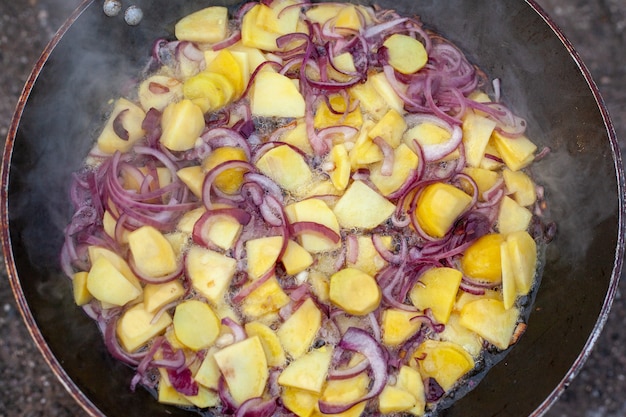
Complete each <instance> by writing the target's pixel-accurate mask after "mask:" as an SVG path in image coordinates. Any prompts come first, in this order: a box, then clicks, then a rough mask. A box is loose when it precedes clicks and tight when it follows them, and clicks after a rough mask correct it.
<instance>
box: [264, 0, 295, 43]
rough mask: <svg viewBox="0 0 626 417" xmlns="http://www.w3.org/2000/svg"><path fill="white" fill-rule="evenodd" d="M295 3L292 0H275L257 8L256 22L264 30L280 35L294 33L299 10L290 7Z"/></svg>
mask: <svg viewBox="0 0 626 417" xmlns="http://www.w3.org/2000/svg"><path fill="white" fill-rule="evenodd" d="M294 4H296V2H295V1H292V0H275V1H273V2H271V3H270V4H269V7H264V8H261V9H260V10H259V16H258V21H257V24H258V25H259V26H260V27H262V28H263V29H264V30H267V31H269V32H272V33H278V34H280V35H287V34H289V33H294V32H296V31H297V28H298V20H299V17H300V10H298V8H294V7H290V8H287V7H288V6H293V5H294Z"/></svg>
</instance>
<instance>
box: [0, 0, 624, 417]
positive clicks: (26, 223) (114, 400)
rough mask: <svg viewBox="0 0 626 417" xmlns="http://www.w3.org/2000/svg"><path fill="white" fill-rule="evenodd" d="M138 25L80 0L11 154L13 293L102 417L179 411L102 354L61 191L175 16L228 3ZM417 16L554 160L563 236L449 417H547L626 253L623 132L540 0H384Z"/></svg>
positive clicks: (551, 168)
mask: <svg viewBox="0 0 626 417" xmlns="http://www.w3.org/2000/svg"><path fill="white" fill-rule="evenodd" d="M135 3H136V4H138V5H139V6H140V7H141V8H142V9H143V11H144V18H143V21H142V22H141V24H140V25H139V26H136V27H131V26H128V25H126V24H125V23H124V21H123V18H122V17H121V16H118V17H117V18H107V17H106V16H105V15H104V14H103V12H102V2H101V1H86V2H84V3H83V4H82V5H81V6H80V7H79V9H78V10H77V11H76V13H75V14H74V16H73V17H72V18H70V19H69V20H68V22H67V24H66V26H65V27H64V28H63V29H62V30H61V31H60V33H59V35H58V36H57V37H55V39H54V41H53V42H52V44H51V45H50V46H49V47H48V49H47V50H46V51H45V52H44V55H43V57H42V59H41V60H40V62H39V63H38V64H37V66H36V68H35V69H34V71H33V73H32V76H31V78H30V80H29V82H28V84H27V85H26V88H25V90H24V94H23V95H22V97H21V99H20V102H19V105H18V108H17V112H16V114H15V117H14V120H13V123H12V126H11V129H10V132H9V135H8V139H7V145H6V149H5V153H4V158H3V166H2V168H3V171H2V207H1V209H2V213H1V214H2V245H3V251H4V256H5V260H6V264H7V268H8V271H9V276H10V280H11V284H12V287H13V290H14V292H15V296H16V299H17V301H18V304H19V307H20V309H21V312H22V314H23V316H24V319H25V321H26V323H27V326H28V328H29V330H30V332H31V334H32V336H33V338H34V339H35V342H36V343H37V345H38V347H39V348H40V350H41V352H42V353H43V355H44V356H45V358H46V360H47V362H48V363H49V365H50V366H51V367H52V369H53V370H54V372H55V373H56V374H57V375H58V377H59V378H60V379H61V381H62V383H63V384H64V385H65V386H66V387H67V388H68V390H69V391H70V392H71V393H72V395H73V396H74V397H75V398H76V400H77V401H78V402H79V403H80V404H81V405H82V406H83V407H84V408H85V410H86V411H87V412H88V413H89V414H91V415H94V416H100V415H106V416H110V417H112V416H153V417H156V416H165V415H168V416H182V415H187V414H186V413H185V412H184V411H182V410H180V409H177V408H173V407H166V406H163V405H159V404H158V403H157V402H156V401H155V400H154V399H153V398H152V397H151V395H150V394H149V393H148V392H146V391H144V390H141V389H140V390H138V391H137V392H136V393H134V394H133V393H131V392H129V388H128V386H129V381H130V379H131V377H132V370H131V369H129V368H127V367H126V366H124V365H122V364H120V363H118V362H116V361H115V360H114V359H112V358H111V357H110V356H109V355H108V354H107V352H106V350H105V347H104V345H103V343H102V340H101V336H100V334H99V332H98V330H97V329H96V326H95V325H94V323H93V322H92V321H91V320H90V319H88V318H87V317H86V315H85V314H83V312H82V311H81V310H80V309H79V308H77V307H76V306H75V305H74V303H73V300H72V296H71V286H70V284H69V282H68V280H67V278H66V277H65V276H64V275H63V273H62V272H61V270H60V267H59V255H58V254H59V251H60V248H61V244H62V239H63V234H62V231H63V228H64V227H65V226H66V224H67V222H68V220H69V218H70V215H71V206H70V204H69V202H68V197H67V192H68V185H69V182H70V176H71V173H72V171H74V170H76V169H77V168H79V166H80V165H81V162H82V160H83V158H84V156H85V155H86V153H87V152H88V150H89V148H90V147H91V145H92V142H93V140H94V138H95V135H96V130H97V127H98V126H99V125H100V124H101V123H102V117H103V112H104V109H105V107H106V102H107V101H108V100H109V99H112V98H115V97H117V96H119V95H122V94H124V93H125V92H126V91H125V88H127V87H128V86H129V85H131V84H132V81H133V77H135V76H136V75H137V74H139V72H140V70H141V69H142V67H143V66H144V65H145V63H146V62H147V59H148V53H149V50H150V46H151V44H152V42H153V40H154V39H156V38H158V37H164V36H165V37H167V36H171V32H172V29H173V24H174V23H175V22H176V20H177V19H179V18H180V17H182V16H183V15H185V14H188V13H190V12H192V11H194V10H197V9H199V8H201V7H205V6H206V5H208V4H218V3H219V4H226V5H229V6H233V5H234V2H231V1H228V0H217V1H211V0H185V1H182V0H179V1H173V0H137V1H136V2H135ZM378 4H379V5H381V6H382V7H385V8H395V9H396V10H398V11H399V12H400V13H402V14H419V15H420V16H421V17H422V20H423V21H424V22H426V24H427V26H428V27H430V28H434V29H436V30H437V31H439V32H440V33H442V34H443V35H445V36H446V37H448V38H449V39H451V40H452V41H453V42H455V43H456V44H457V45H459V46H460V47H461V48H462V49H463V50H464V51H465V52H466V53H467V54H468V55H469V57H470V59H471V60H472V61H473V62H474V63H477V64H479V65H480V66H481V67H482V69H483V70H485V71H486V72H487V74H490V75H491V76H492V77H498V78H500V79H501V80H502V85H503V88H504V96H505V97H506V99H507V104H509V106H510V107H512V108H513V110H514V111H515V112H516V113H518V114H521V115H523V116H525V117H526V118H527V119H528V121H529V125H530V130H529V132H528V133H529V136H530V137H532V138H533V140H534V141H535V142H536V143H537V144H538V145H539V147H540V148H541V147H543V146H549V147H550V148H551V149H552V153H551V154H550V155H549V156H548V157H547V158H545V159H544V160H542V161H541V162H538V163H537V164H536V165H535V166H534V175H535V176H536V177H537V179H538V182H540V183H542V184H544V185H545V187H546V195H547V200H548V201H549V205H550V210H549V213H550V217H551V219H552V220H555V221H556V222H557V223H558V234H557V236H556V238H555V240H554V241H553V242H552V243H551V244H550V245H549V246H548V247H547V249H546V250H545V257H544V262H543V263H542V265H541V269H543V279H542V283H541V287H540V289H539V291H538V293H537V295H536V300H535V304H534V307H533V309H532V311H531V314H530V317H529V319H528V330H527V332H526V333H525V335H524V336H523V337H522V339H521V341H520V342H519V343H518V344H517V345H516V346H515V347H514V348H513V349H512V350H511V351H510V353H509V354H508V356H506V357H505V358H504V360H502V361H501V362H500V363H499V364H498V365H496V366H495V367H494V368H493V369H492V370H491V372H489V373H488V374H487V375H486V376H485V377H484V379H483V381H482V382H481V383H480V384H479V385H478V387H477V388H476V389H474V390H473V391H472V392H470V393H469V394H468V395H466V396H465V397H463V398H462V399H461V400H459V401H458V402H457V403H455V404H454V405H453V406H452V407H451V408H449V409H448V410H446V411H444V412H443V413H442V415H444V416H446V417H457V416H463V417H487V416H496V415H498V416H508V417H515V416H528V415H533V416H539V415H541V414H543V412H544V411H545V410H546V409H547V408H548V407H549V406H550V405H551V404H552V403H553V402H554V400H555V399H556V398H557V397H558V395H559V393H560V392H561V391H562V390H563V388H564V387H565V386H566V385H567V384H568V381H569V380H571V378H573V377H574V375H575V374H576V372H577V371H578V370H579V369H580V367H581V365H582V362H583V361H584V360H585V359H586V357H587V356H588V354H589V352H590V350H591V348H592V345H593V343H594V341H595V340H596V338H597V336H598V334H599V332H600V330H601V328H602V326H603V324H604V322H605V320H606V317H607V314H608V310H609V308H610V305H611V302H612V300H613V297H614V295H615V291H616V288H617V281H618V278H619V275H620V270H621V266H622V262H623V256H624V249H623V248H624V234H625V226H624V214H625V204H624V174H623V167H622V162H621V159H620V156H619V148H618V145H617V142H616V139H615V133H614V130H613V128H612V125H611V122H610V120H609V117H608V114H607V111H606V108H605V107H604V105H603V103H602V100H601V98H600V97H599V94H598V91H597V89H596V87H595V85H594V84H593V82H592V81H591V79H590V76H589V73H588V71H587V70H586V69H585V67H584V65H583V64H582V63H581V62H580V60H579V58H578V56H577V55H576V53H575V52H574V51H573V49H572V47H571V45H570V44H569V43H568V42H567V40H565V38H564V37H563V35H562V34H561V33H560V32H559V31H558V30H557V29H556V28H555V27H554V25H553V24H552V23H551V21H550V20H549V18H548V17H547V16H545V15H544V14H543V13H542V11H541V10H539V8H538V6H537V5H536V4H534V3H533V2H532V1H523V0H501V1H498V2H475V1H468V0H446V1H439V0H421V1H414V0H399V1H390V0H380V1H378Z"/></svg>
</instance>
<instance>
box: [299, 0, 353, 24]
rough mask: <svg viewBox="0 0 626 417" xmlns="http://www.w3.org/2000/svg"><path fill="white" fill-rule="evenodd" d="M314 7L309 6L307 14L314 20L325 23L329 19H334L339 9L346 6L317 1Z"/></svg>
mask: <svg viewBox="0 0 626 417" xmlns="http://www.w3.org/2000/svg"><path fill="white" fill-rule="evenodd" d="M311 6H312V7H310V8H307V10H306V13H305V14H306V16H307V17H308V18H309V19H310V20H311V21H312V22H316V23H319V24H321V25H323V24H324V23H326V22H327V21H328V20H330V19H333V18H334V17H335V16H337V14H339V11H340V10H341V9H342V8H343V7H344V5H341V4H333V3H315V4H312V5H311Z"/></svg>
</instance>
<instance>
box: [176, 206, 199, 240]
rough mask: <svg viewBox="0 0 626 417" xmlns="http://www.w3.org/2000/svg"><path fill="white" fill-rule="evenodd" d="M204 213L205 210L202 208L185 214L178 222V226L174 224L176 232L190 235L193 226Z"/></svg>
mask: <svg viewBox="0 0 626 417" xmlns="http://www.w3.org/2000/svg"><path fill="white" fill-rule="evenodd" d="M205 212H206V208H204V207H198V208H197V209H193V210H190V211H188V212H186V213H185V214H183V215H182V217H181V218H180V219H179V220H178V224H176V230H178V231H179V232H183V233H186V234H188V235H190V234H191V233H193V228H194V225H195V224H196V222H197V221H198V220H199V219H200V217H202V215H203V214H204V213H205Z"/></svg>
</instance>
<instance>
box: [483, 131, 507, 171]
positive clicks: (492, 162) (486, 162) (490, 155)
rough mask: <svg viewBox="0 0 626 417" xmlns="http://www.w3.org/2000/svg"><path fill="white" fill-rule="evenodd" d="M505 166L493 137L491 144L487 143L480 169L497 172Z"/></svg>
mask: <svg viewBox="0 0 626 417" xmlns="http://www.w3.org/2000/svg"><path fill="white" fill-rule="evenodd" d="M503 166H504V163H503V162H502V156H500V152H498V150H497V149H496V147H495V145H494V140H493V135H492V136H491V139H489V143H487V147H486V148H485V156H484V157H483V159H482V160H481V161H480V168H484V169H489V170H492V171H496V170H498V169H500V168H502V167H503Z"/></svg>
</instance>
